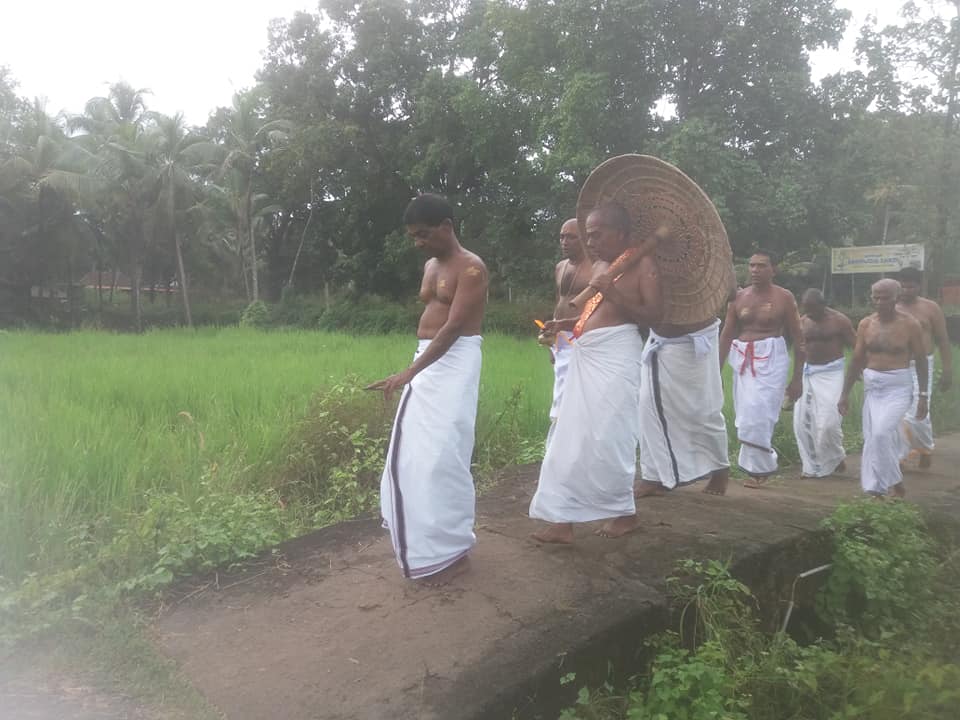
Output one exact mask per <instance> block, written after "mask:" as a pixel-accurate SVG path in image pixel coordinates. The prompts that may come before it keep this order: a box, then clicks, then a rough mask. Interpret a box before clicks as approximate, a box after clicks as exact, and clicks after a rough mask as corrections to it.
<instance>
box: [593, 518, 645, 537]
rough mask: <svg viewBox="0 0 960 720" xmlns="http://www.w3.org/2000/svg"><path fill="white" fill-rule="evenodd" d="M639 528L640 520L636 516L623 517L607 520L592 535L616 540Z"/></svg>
mask: <svg viewBox="0 0 960 720" xmlns="http://www.w3.org/2000/svg"><path fill="white" fill-rule="evenodd" d="M639 527H640V518H638V517H637V516H636V515H623V516H621V517H617V518H613V519H612V520H608V521H607V522H605V523H604V524H603V527H602V528H600V529H599V530H596V531H594V533H593V534H594V535H599V536H600V537H605V538H618V537H623V536H624V535H627V534H629V533H632V532H633V531H634V530H637V529H639Z"/></svg>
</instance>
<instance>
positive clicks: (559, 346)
mask: <svg viewBox="0 0 960 720" xmlns="http://www.w3.org/2000/svg"><path fill="white" fill-rule="evenodd" d="M560 254H561V255H562V256H563V259H562V260H561V261H560V262H559V263H557V267H556V269H555V270H554V282H555V283H556V286H557V304H556V307H554V309H553V319H554V320H569V319H574V320H575V319H576V318H577V316H578V315H579V313H578V312H577V311H576V309H574V308H573V307H571V305H570V301H571V300H572V299H573V298H574V297H576V296H577V295H579V294H580V293H581V292H583V290H584V289H585V288H586V287H587V282H588V281H589V280H590V275H591V271H592V267H591V266H592V263H591V262H590V260H589V259H588V258H587V257H586V254H585V253H584V251H583V244H582V243H581V242H580V226H579V225H578V224H577V219H576V218H571V219H570V220H567V221H566V222H565V223H563V226H562V227H561V228H560ZM539 341H540V343H541V344H543V345H547V346H549V348H550V359H551V361H552V362H553V402H552V403H551V405H550V422H551V423H553V422H554V421H555V420H556V419H557V412H558V411H559V409H560V398H561V397H562V396H563V386H564V383H565V381H566V378H567V367H568V366H569V364H570V356H571V355H572V354H573V333H572V332H571V331H568V330H558V331H556V332H541V333H540V337H539Z"/></svg>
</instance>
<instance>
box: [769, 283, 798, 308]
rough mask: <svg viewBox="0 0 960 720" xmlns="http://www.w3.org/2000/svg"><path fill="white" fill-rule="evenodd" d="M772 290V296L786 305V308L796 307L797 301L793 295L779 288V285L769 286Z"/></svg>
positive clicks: (783, 288)
mask: <svg viewBox="0 0 960 720" xmlns="http://www.w3.org/2000/svg"><path fill="white" fill-rule="evenodd" d="M771 288H772V289H773V294H774V296H776V297H777V298H778V299H782V300H783V302H784V303H786V305H787V307H790V306H794V307H795V306H796V304H797V299H796V298H795V297H794V296H793V293H792V292H790V291H789V290H787V289H786V288H785V287H780V286H779V285H771Z"/></svg>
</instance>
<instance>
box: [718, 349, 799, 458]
mask: <svg viewBox="0 0 960 720" xmlns="http://www.w3.org/2000/svg"><path fill="white" fill-rule="evenodd" d="M727 360H728V362H729V363H730V366H731V367H732V368H733V408H734V412H735V413H736V417H737V420H736V426H737V438H738V439H739V440H740V454H739V456H738V458H737V463H738V464H739V465H740V467H741V468H743V470H744V471H746V472H747V473H748V474H749V475H752V476H754V477H765V476H767V475H772V474H773V473H775V472H776V471H777V451H776V450H774V449H773V445H772V444H771V441H772V440H773V430H774V428H775V427H776V425H777V421H778V420H779V419H780V408H781V406H782V405H783V393H784V391H785V390H786V388H787V375H788V373H789V372H790V356H789V355H788V353H787V343H786V341H785V340H784V339H783V338H782V337H771V338H764V339H763V340H750V341H746V342H745V341H743V340H734V341H733V344H732V345H731V347H730V354H729V355H728V356H727Z"/></svg>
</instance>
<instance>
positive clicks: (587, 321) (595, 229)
mask: <svg viewBox="0 0 960 720" xmlns="http://www.w3.org/2000/svg"><path fill="white" fill-rule="evenodd" d="M585 228H586V243H587V247H588V248H589V249H590V250H591V251H592V252H593V253H594V254H596V256H597V257H598V258H599V261H600V262H598V264H597V267H596V268H595V274H594V276H593V277H592V278H591V281H590V285H591V286H592V287H593V288H594V289H595V290H597V291H599V292H597V293H596V294H595V295H594V296H593V297H592V298H591V299H590V300H589V301H588V302H587V304H586V306H585V307H584V309H583V311H582V313H581V315H580V317H579V319H578V320H576V322H575V323H574V322H573V321H571V320H566V321H551V322H550V323H548V324H547V328H546V329H547V331H548V332H549V331H559V330H563V329H569V328H570V326H572V329H573V334H574V337H575V341H574V343H573V352H572V354H571V358H570V366H569V369H568V371H567V372H568V376H567V380H566V387H565V389H564V392H563V395H562V397H561V400H560V407H559V412H558V416H557V420H556V423H555V424H554V426H553V427H552V429H551V433H550V435H549V437H548V439H547V449H546V455H545V456H544V459H543V464H542V465H541V468H540V477H539V481H538V483H537V491H536V493H535V494H534V496H533V499H532V501H531V502H530V517H532V518H535V519H539V520H545V521H546V522H547V523H549V525H548V526H547V527H546V528H544V529H543V530H540V531H539V532H537V533H534V535H533V537H534V539H536V540H538V541H540V542H546V543H571V542H573V523H575V522H589V521H593V520H606V521H607V522H606V523H605V524H604V525H603V527H602V528H601V529H600V530H598V531H597V534H599V535H602V536H604V537H620V536H622V535H624V534H626V533H629V532H631V531H632V530H634V529H636V528H637V526H638V520H637V516H636V507H635V504H634V499H633V481H634V476H635V474H636V447H637V442H638V440H639V414H638V413H637V403H638V401H639V390H640V354H641V351H642V349H643V338H642V337H641V335H640V332H639V328H638V327H637V325H638V323H639V324H643V325H650V324H652V323H655V322H656V321H657V320H659V319H660V316H661V313H662V307H663V306H662V299H661V293H660V281H659V277H658V274H657V265H656V261H655V260H654V258H653V257H652V256H651V255H649V254H646V253H644V252H643V251H642V250H641V248H640V247H637V245H636V244H635V239H634V237H633V221H632V219H631V217H630V214H629V213H628V212H627V210H626V209H625V208H624V207H622V206H621V205H617V204H614V203H606V204H603V205H601V206H600V207H598V208H596V209H594V210H593V211H592V212H590V213H589V215H588V216H587V218H586V223H585ZM635 256H636V257H635ZM601 263H609V268H605V267H604V266H603V265H602V264H601Z"/></svg>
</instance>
